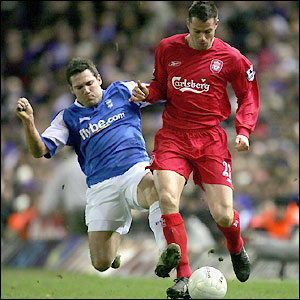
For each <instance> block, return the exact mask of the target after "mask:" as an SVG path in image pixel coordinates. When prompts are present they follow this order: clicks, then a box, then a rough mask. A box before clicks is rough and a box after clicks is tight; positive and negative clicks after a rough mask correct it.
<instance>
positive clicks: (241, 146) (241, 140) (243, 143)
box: [234, 134, 249, 152]
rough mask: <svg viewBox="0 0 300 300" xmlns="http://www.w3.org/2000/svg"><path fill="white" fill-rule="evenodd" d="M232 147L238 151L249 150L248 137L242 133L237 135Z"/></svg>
mask: <svg viewBox="0 0 300 300" xmlns="http://www.w3.org/2000/svg"><path fill="white" fill-rule="evenodd" d="M234 148H235V149H236V150H237V151H239V152H240V151H247V150H249V139H248V138H247V137H246V136H244V135H242V134H239V135H237V136H236V138H235V145H234Z"/></svg>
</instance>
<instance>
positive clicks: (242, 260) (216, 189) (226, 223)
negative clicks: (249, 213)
mask: <svg viewBox="0 0 300 300" xmlns="http://www.w3.org/2000/svg"><path fill="white" fill-rule="evenodd" d="M202 185H203V187H204V190H205V194H206V199H207V203H208V206H209V210H210V212H211V214H212V216H213V218H214V220H215V221H216V223H217V226H218V228H219V229H220V231H221V232H222V233H223V235H224V236H225V238H226V241H227V249H228V251H229V253H230V255H231V260H232V263H233V268H234V271H235V274H236V276H237V278H238V279H239V280H240V281H242V282H244V281H246V280H247V279H248V278H249V275H250V261H249V257H248V255H247V252H246V250H245V248H244V242H243V239H242V237H241V230H240V219H239V214H238V212H237V211H236V210H235V209H233V191H232V189H231V188H230V187H229V186H226V185H222V184H204V183H202Z"/></svg>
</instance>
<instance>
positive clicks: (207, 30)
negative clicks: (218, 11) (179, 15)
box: [187, 17, 219, 50]
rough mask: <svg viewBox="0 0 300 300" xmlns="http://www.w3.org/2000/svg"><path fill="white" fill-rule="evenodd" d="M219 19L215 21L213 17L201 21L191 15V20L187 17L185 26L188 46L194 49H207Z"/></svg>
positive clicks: (212, 39)
mask: <svg viewBox="0 0 300 300" xmlns="http://www.w3.org/2000/svg"><path fill="white" fill-rule="evenodd" d="M218 24H219V21H218V20H217V21H216V23H215V19H214V18H210V19H208V20H207V21H206V22H202V21H201V20H200V19H198V18H196V17H192V19H191V22H190V21H189V19H187V27H188V29H189V32H190V34H189V37H188V43H189V46H190V47H191V48H193V49H196V50H207V49H209V48H210V47H211V46H212V44H213V41H214V37H215V33H216V29H217V27H218Z"/></svg>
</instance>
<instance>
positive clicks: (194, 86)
mask: <svg viewBox="0 0 300 300" xmlns="http://www.w3.org/2000/svg"><path fill="white" fill-rule="evenodd" d="M205 81H206V79H201V83H200V82H195V81H194V80H193V79H192V80H190V81H188V80H187V79H181V77H176V76H175V77H173V78H172V85H173V87H174V88H175V89H177V90H179V91H181V92H186V91H189V92H193V93H196V94H201V93H203V92H208V91H209V87H210V84H207V83H206V82H205Z"/></svg>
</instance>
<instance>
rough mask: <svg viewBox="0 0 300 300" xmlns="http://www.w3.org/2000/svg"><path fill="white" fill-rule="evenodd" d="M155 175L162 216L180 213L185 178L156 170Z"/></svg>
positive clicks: (173, 173) (172, 172) (171, 172)
mask: <svg viewBox="0 0 300 300" xmlns="http://www.w3.org/2000/svg"><path fill="white" fill-rule="evenodd" d="M153 175H154V183H155V187H156V190H157V193H158V197H159V202H160V208H161V211H162V214H171V213H178V212H179V204H180V196H181V193H182V190H183V188H184V185H185V183H186V179H185V177H184V176H182V175H180V174H178V173H176V172H174V171H169V170H154V171H153Z"/></svg>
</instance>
